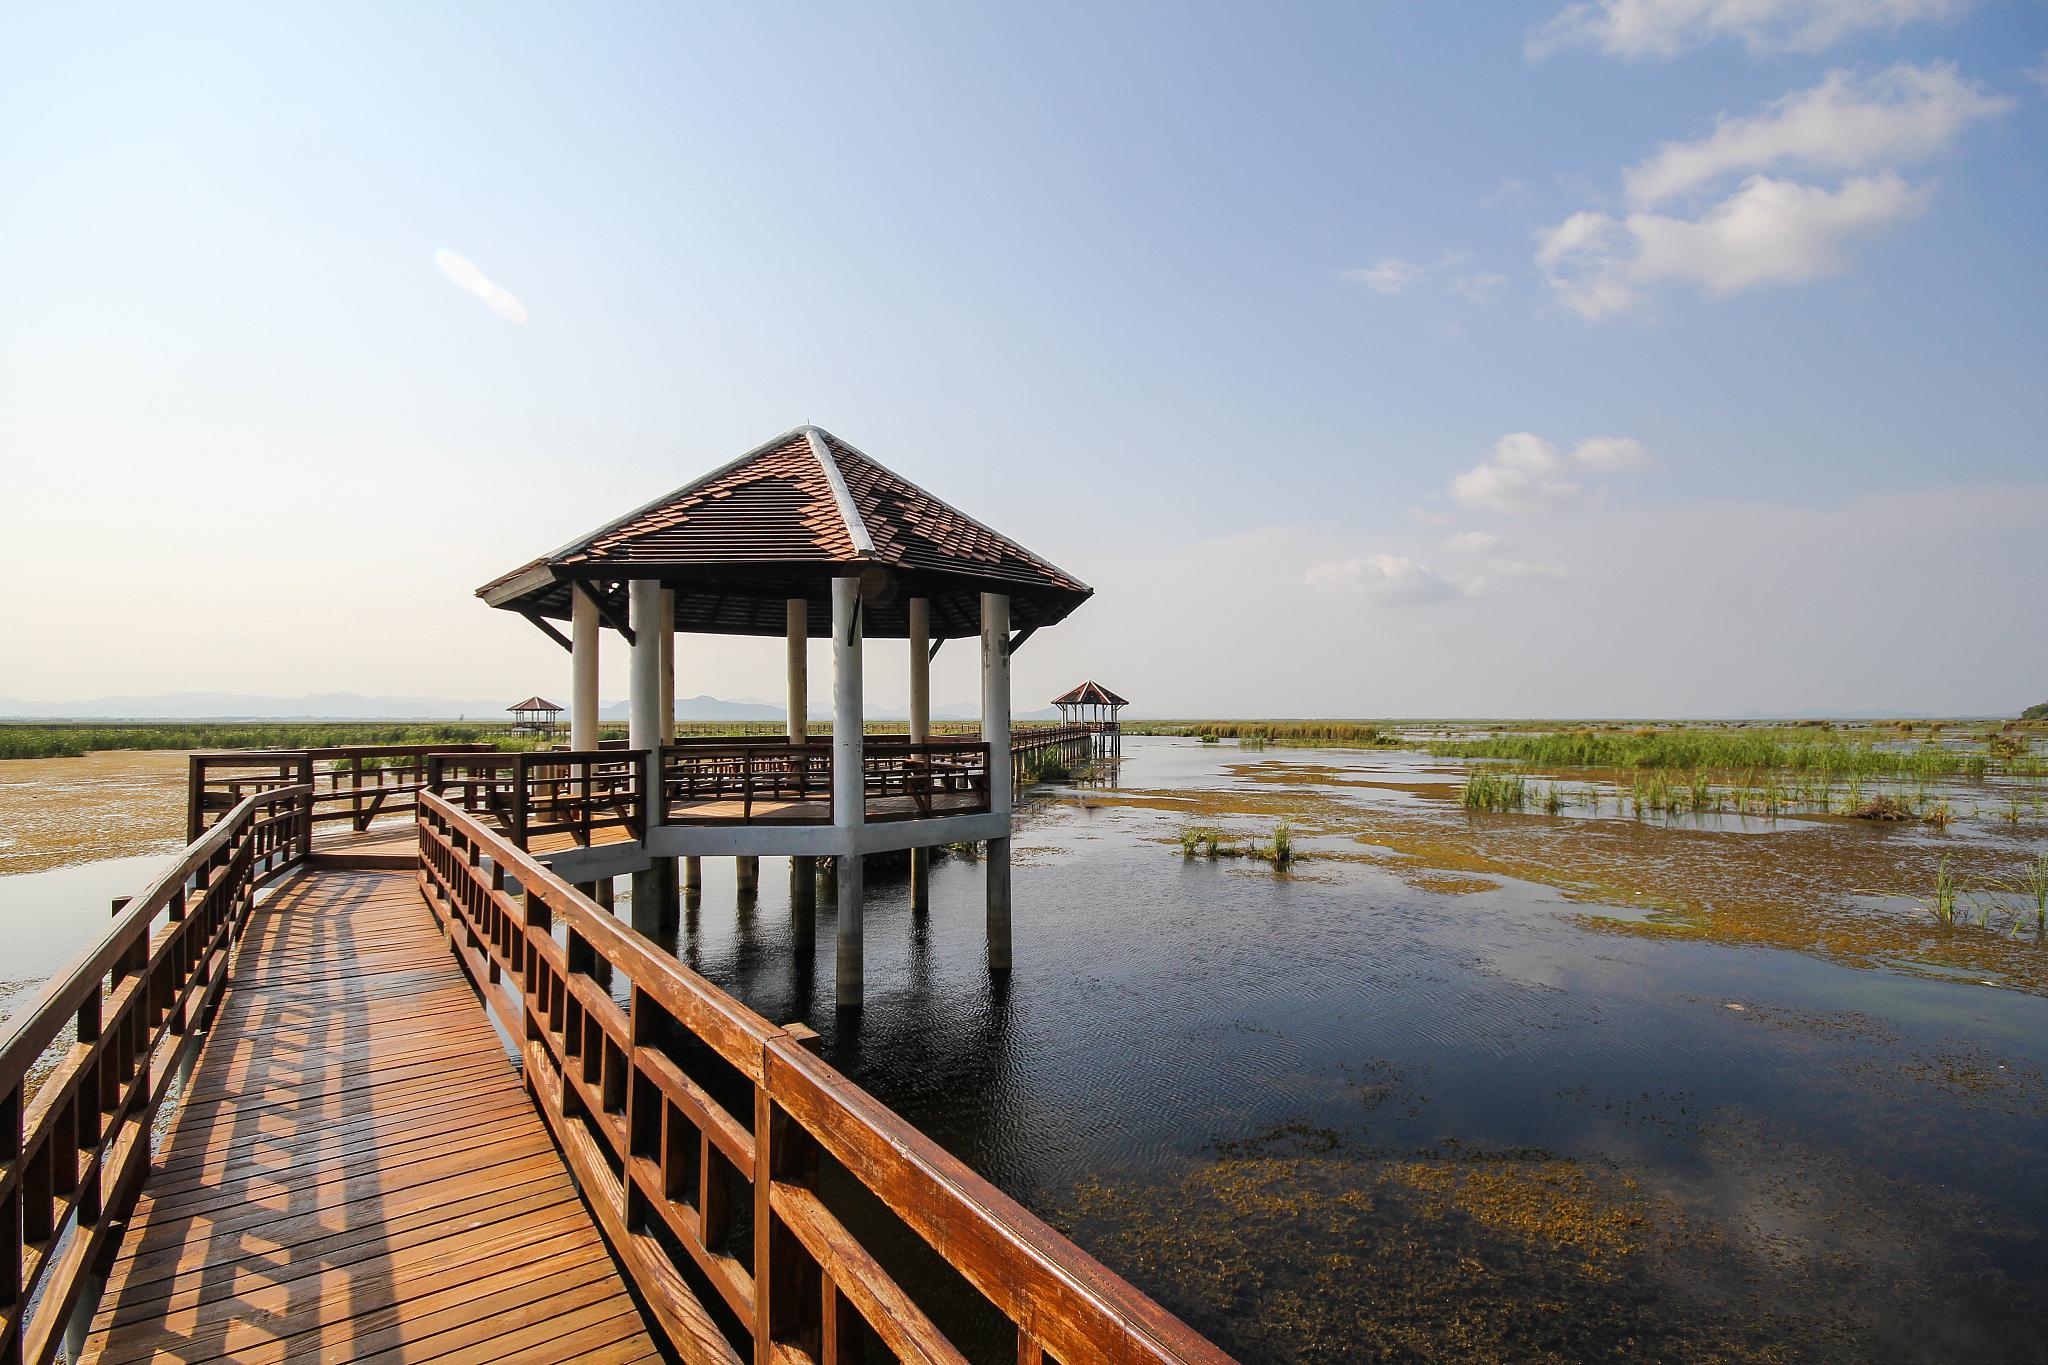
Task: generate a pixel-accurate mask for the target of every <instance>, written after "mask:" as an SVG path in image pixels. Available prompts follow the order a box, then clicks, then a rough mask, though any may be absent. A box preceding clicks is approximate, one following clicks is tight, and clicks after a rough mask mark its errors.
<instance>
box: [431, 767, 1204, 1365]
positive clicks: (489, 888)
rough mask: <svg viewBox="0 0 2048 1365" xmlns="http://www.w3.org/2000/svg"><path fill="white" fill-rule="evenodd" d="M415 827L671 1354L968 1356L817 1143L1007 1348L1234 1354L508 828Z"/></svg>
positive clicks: (551, 1118) (444, 908)
mask: <svg viewBox="0 0 2048 1365" xmlns="http://www.w3.org/2000/svg"><path fill="white" fill-rule="evenodd" d="M419 833H420V873H419V879H420V886H421V889H422V891H423V892H424V894H425V896H426V899H427V901H428V903H429V904H430V905H432V906H433V909H434V913H435V914H436V915H437V916H439V917H440V918H441V920H442V922H443V923H444V925H445V926H446V927H447V930H448V932H449V935H450V938H451V940H452V942H453V945H454V947H455V949H456V951H457V954H458V956H459V957H460V959H461V961H462V962H463V964H464V966H465V968H466V969H467V970H468V972H469V973H470V976H471V977H472V979H473V980H474V981H475V983H476V985H477V988H478V989H479V990H480V991H481V992H482V994H483V997H484V1001H485V1003H486V1005H487V1007H488V1008H489V1009H490V1010H491V1011H492V1013H493V1014H494V1015H495V1016H496V1017H497V1019H498V1021H499V1022H500V1024H501V1025H502V1026H503V1027H504V1029H505V1031H506V1033H507V1034H508V1035H509V1036H510V1037H512V1038H514V1039H517V1040H519V1041H518V1047H519V1055H520V1061H521V1066H522V1069H523V1071H524V1073H525V1077H526V1080H527V1082H528V1083H529V1085H530V1087H531V1089H532V1092H533V1094H534V1097H535V1099H536V1102H537V1103H538V1104H539V1106H540V1109H541V1112H542V1114H543V1116H544V1117H545V1118H546V1120H547V1122H548V1124H549V1126H550V1127H551V1128H552V1129H553V1130H554V1133H555V1136H556V1139H557V1140H558V1141H559V1142H560V1144H561V1147H562V1151H563V1153H564V1155H565V1156H566V1157H567V1159H568V1162H569V1165H570V1167H571V1168H572V1170H573V1171H574V1172H575V1174H576V1177H577V1179H578V1181H579V1183H580V1184H581V1185H582V1187H583V1190H584V1192H585V1193H586V1195H587V1196H588V1198H589V1200H590V1203H591V1206H592V1208H593V1209H595V1210H596V1212H597V1216H598V1219H599V1221H600V1222H601V1223H602V1224H603V1225H604V1228H605V1231H606V1232H607V1234H608V1235H609V1237H610V1239H611V1242H612V1245H613V1247H614V1248H615V1249H616V1250H617V1252H618V1253H619V1257H620V1260H621V1262H622V1264H623V1266H624V1268H625V1270H626V1273H627V1274H628V1276H629V1277H630V1278H631V1279H632V1280H633V1283H634V1285H635V1287H636V1288H637V1289H638V1290H639V1292H640V1294H641V1295H642V1297H643V1298H644V1299H645V1301H646V1303H647V1304H648V1306H649V1307H650V1308H651V1309H652V1311H653V1312H654V1314H655V1316H656V1317H657V1318H658V1319H659V1320H660V1322H661V1324H662V1326H663V1327H664V1328H665V1329H666V1330H667V1332H668V1333H669V1335H670V1337H671V1338H672V1340H673V1341H674V1343H675V1345H676V1346H677V1348H678V1349H679V1351H680V1352H681V1354H682V1355H683V1357H684V1358H685V1359H687V1360H692V1361H698V1360H704V1361H719V1362H726V1363H727V1365H738V1363H739V1362H741V1361H746V1360H751V1361H755V1362H783V1363H784V1365H802V1363H803V1362H821V1363H829V1365H844V1363H845V1362H850V1361H853V1360H856V1359H858V1358H859V1352H860V1350H861V1346H862V1339H863V1338H864V1337H867V1336H869V1335H872V1336H873V1337H875V1338H878V1339H879V1340H880V1342H881V1344H882V1345H883V1346H884V1347H886V1348H887V1349H888V1350H889V1351H890V1352H892V1353H893V1354H894V1355H895V1356H896V1357H897V1358H898V1359H902V1360H910V1361H927V1362H937V1361H949V1362H957V1361H964V1360H965V1358H966V1357H965V1356H964V1355H963V1354H962V1353H961V1351H960V1350H959V1349H958V1348H957V1347H956V1345H955V1344H954V1343H953V1342H952V1341H950V1340H949V1339H948V1338H947V1337H946V1336H945V1334H944V1333H943V1332H942V1331H941V1330H940V1328H939V1326H938V1325H937V1324H936V1323H935V1322H934V1321H933V1319H932V1317H931V1316H930V1314H929V1313H928V1312H927V1311H926V1309H925V1307H923V1306H922V1305H921V1304H920V1303H919V1302H918V1298H917V1295H916V1294H914V1293H913V1292H912V1291H911V1289H909V1288H907V1287H906V1286H905V1284H904V1283H902V1282H901V1281H900V1280H899V1279H898V1278H897V1277H895V1276H894V1275H892V1274H891V1273H890V1272H889V1271H888V1270H887V1269H885V1268H884V1267H883V1264H882V1262H881V1260H880V1259H879V1258H878V1249H877V1247H876V1246H873V1245H870V1244H869V1243H868V1242H866V1241H863V1240H862V1238H861V1237H860V1236H859V1235H858V1234H857V1233H856V1232H855V1231H854V1230H853V1228H852V1227H850V1226H849V1224H848V1222H847V1221H845V1220H844V1219H843V1218H842V1216H841V1213H840V1211H839V1210H838V1209H837V1208H835V1207H834V1206H833V1204H832V1203H829V1202H828V1200H827V1197H826V1193H825V1191H824V1190H823V1188H822V1185H821V1175H822V1173H823V1171H824V1170H825V1168H826V1167H827V1164H828V1163H829V1164H830V1166H831V1167H832V1168H834V1169H836V1170H839V1171H843V1172H844V1174H845V1175H846V1176H847V1177H849V1178H850V1179H851V1180H853V1181H854V1182H856V1183H857V1184H858V1185H859V1186H860V1187H861V1188H862V1189H864V1190H865V1191H866V1192H867V1194H868V1195H869V1196H871V1197H872V1198H873V1199H874V1200H876V1201H879V1203H880V1204H881V1206H882V1207H883V1208H885V1209H887V1210H888V1212H889V1214H891V1215H893V1217H894V1219H895V1220H899V1221H900V1223H901V1224H902V1226H903V1228H905V1229H907V1230H908V1232H909V1233H910V1234H911V1235H912V1236H913V1237H914V1238H915V1239H917V1240H918V1241H919V1242H921V1243H922V1244H923V1245H924V1247H926V1248H927V1249H928V1250H929V1251H930V1252H932V1253H934V1254H936V1256H937V1257H938V1258H940V1259H941V1260H943V1262H944V1263H945V1264H946V1265H948V1266H950V1267H951V1268H952V1269H953V1270H954V1271H956V1272H958V1275H959V1276H960V1277H961V1278H962V1279H964V1280H965V1282H966V1283H967V1284H968V1285H969V1286H971V1288H972V1289H973V1291H974V1292H975V1293H976V1294H977V1295H978V1296H980V1298H981V1299H982V1300H984V1301H985V1303H986V1304H987V1305H988V1306H990V1307H992V1308H993V1310H994V1312H995V1313H997V1314H999V1315H1000V1316H1001V1317H1002V1318H1004V1319H1006V1320H1007V1321H1008V1323H1009V1324H1011V1325H1012V1327H1013V1328H1014V1331H1015V1336H1016V1348H1015V1350H1016V1359H1017V1360H1018V1361H1019V1362H1021V1365H1043V1362H1046V1361H1052V1362H1055V1363H1056V1365H1083V1362H1091V1361H1100V1362H1119V1363H1120V1365H1136V1363H1137V1362H1172V1361H1181V1362H1207V1363H1211V1365H1214V1363H1216V1362H1224V1361H1227V1359H1228V1357H1226V1356H1224V1355H1223V1353H1222V1352H1220V1351H1218V1350H1217V1349H1216V1348H1215V1347H1214V1346H1212V1345H1211V1344H1210V1343H1208V1342H1207V1341H1204V1340H1203V1339H1202V1338H1201V1337H1199V1336H1197V1335H1196V1334H1195V1333H1194V1332H1193V1331H1192V1330H1190V1329H1189V1328H1188V1327H1186V1326H1185V1325H1184V1324H1182V1323H1181V1322H1180V1321H1179V1320H1178V1319H1176V1318H1174V1317H1173V1316H1172V1315H1170V1314H1168V1313H1167V1312H1166V1311H1165V1310H1164V1309H1162V1308H1160V1307H1159V1306H1158V1305H1157V1304H1155V1303H1153V1302H1152V1301H1151V1300H1149V1299H1147V1298H1146V1297H1145V1296H1144V1295H1142V1294H1140V1293H1139V1292H1138V1291H1137V1290H1135V1289H1133V1288H1132V1287H1131V1286H1130V1285H1129V1284H1127V1283H1125V1282H1124V1281H1123V1280H1121V1279H1118V1278H1117V1277H1116V1276H1115V1275H1113V1274H1111V1273H1110V1272H1109V1271H1108V1270H1107V1269H1105V1268H1104V1267H1103V1266H1101V1265H1100V1264H1098V1263H1097V1262H1096V1261H1095V1260H1093V1259H1092V1258H1091V1257H1089V1256H1088V1255H1087V1254H1086V1253H1085V1252H1083V1251H1081V1250H1080V1249H1079V1248H1078V1247H1076V1246H1074V1245H1073V1244H1072V1243H1070V1242H1068V1241H1067V1240H1066V1239H1065V1238H1063V1237H1061V1236H1060V1235H1059V1234H1058V1233H1056V1232H1054V1231H1053V1230H1052V1229H1051V1228H1049V1227H1047V1226H1046V1225H1045V1224H1044V1223H1042V1222H1040V1221H1039V1220H1038V1219H1037V1218H1036V1217H1034V1216H1033V1215H1032V1214H1031V1213H1029V1212H1028V1211H1026V1210H1025V1209H1024V1208H1023V1207H1022V1206H1020V1205H1019V1204H1017V1203H1016V1202H1015V1201H1014V1200H1012V1199H1010V1198H1009V1197H1008V1196H1006V1195H1004V1194H1003V1193H1002V1192H1001V1191H999V1190H997V1189H995V1188H994V1187H993V1186H991V1185H990V1184H989V1183H988V1182H987V1181H985V1180H983V1179H981V1178H980V1177H979V1176H977V1175H975V1174H974V1173H973V1172H972V1171H970V1170H968V1169H967V1168H966V1167H965V1166H964V1165H962V1164H961V1163H960V1162H959V1161H958V1160H956V1159H954V1158H953V1157H952V1156H950V1155H948V1154H947V1153H946V1152H945V1151H944V1150H942V1149H941V1148H939V1147H938V1146H937V1145H936V1144H934V1143H933V1142H932V1141H931V1140H930V1139H929V1138H927V1137H925V1136H924V1135H923V1134H921V1133H919V1132H918V1131H917V1130H915V1129H914V1128H912V1127H911V1126H910V1125H909V1124H907V1123H905V1122H904V1121H903V1120H902V1119H901V1118H899V1117H897V1116H896V1115H895V1114H894V1113H892V1112H890V1111H889V1109H887V1108H886V1107H885V1106H883V1105H882V1104H881V1103H879V1102H878V1101H876V1100H875V1099H874V1098H873V1097H871V1096H869V1095H868V1094H866V1093H865V1092H863V1091H862V1090H860V1089H859V1088H858V1087H857V1086H855V1085H854V1084H853V1083H852V1082H851V1081H849V1080H847V1079H846V1077H844V1076H842V1075H840V1074H839V1073H838V1072H837V1071H835V1070H833V1069H832V1068H831V1067H830V1066H828V1065H826V1064H825V1063H824V1062H823V1061H821V1060H820V1059H819V1058H817V1057H816V1056H814V1055H812V1053H811V1052H810V1051H808V1050H807V1048H806V1046H805V1039H804V1037H803V1036H802V1035H800V1034H799V1033H797V1032H794V1031H792V1030H791V1029H787V1028H778V1027H776V1026H775V1025H773V1024H770V1023H769V1022H768V1021H767V1020H765V1019H763V1018H761V1017H760V1016H759V1015H756V1014H754V1013H753V1012H751V1011H750V1010H748V1009H747V1008H745V1007H744V1006H743V1005H741V1004H740V1003H739V1002H738V1001H736V1000H734V999H732V998H731V997H730V996H727V995H726V994H724V993H723V992H722V991H719V990H718V989H717V988H715V987H714V986H712V985H711V984H710V983H709V982H707V981H705V980H704V979H703V978H702V977H700V976H698V975H697V974H696V973H694V972H692V971H690V970H689V969H688V968H687V967H685V966H683V965H682V964H681V963H680V962H678V961H676V960H675V958H674V957H672V956H670V955H669V954H667V953H665V952H663V951H662V950H661V948H659V947H658V946H657V945H655V944H654V943H652V942H650V941H649V940H647V939H646V938H644V937H642V936H641V935H640V934H638V933H636V932H635V931H633V930H632V929H631V928H629V927H627V926H626V925H624V924H622V923H620V922H619V921H618V920H617V919H615V918H613V917H612V916H611V915H610V914H608V913H606V912H605V911H604V910H602V909H600V908H599V907H598V906H597V905H596V904H595V903H593V902H592V901H590V900H588V899H586V898H585V897H583V896H582V895H581V894H579V893H578V892H577V891H576V890H575V889H574V888H573V887H571V886H569V885H568V884H567V883H566V882H563V881H561V880H560V879H558V878H557V877H555V876H554V875H553V874H551V873H550V872H548V870H547V869H546V868H544V867H542V866H541V865H540V864H539V863H537V862H535V861H534V860H533V859H532V858H530V857H528V856H527V855H525V854H524V853H522V852H520V851H519V850H518V849H517V848H515V847H514V846H513V845H512V844H511V843H510V842H509V841H507V840H505V839H503V838H500V837H499V836H498V835H497V834H495V833H493V832H492V831H491V830H489V829H488V828H486V827H485V826H483V825H482V824H480V823H478V822H477V821H476V820H474V819H472V818H471V817H470V816H468V815H466V814H465V813H463V812H462V811H460V810H458V809H457V808H456V807H454V806H453V805H451V804H450V803H448V802H446V801H443V800H441V799H439V798H437V797H433V796H424V797H422V798H421V800H420V816H419ZM557 935H559V936H560V938H559V941H558V939H557ZM614 985H617V986H620V987H623V988H624V989H625V991H626V994H627V1003H626V1004H624V1005H621V1004H620V1003H618V1001H616V1000H615V999H614V998H613V996H612V990H611V988H612V987H613V986H614ZM742 1210H744V1211H745V1212H742ZM855 1221H856V1222H859V1221H861V1220H859V1219H856V1220H855Z"/></svg>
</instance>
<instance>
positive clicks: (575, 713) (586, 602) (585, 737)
mask: <svg viewBox="0 0 2048 1365" xmlns="http://www.w3.org/2000/svg"><path fill="white" fill-rule="evenodd" d="M569 594H570V597H569V600H570V608H569V643H570V646H571V650H572V652H571V655H570V658H571V660H572V663H571V673H572V675H573V676H572V678H571V682H570V687H571V691H570V696H569V747H570V748H571V749H579V750H583V749H595V748H596V747H597V642H598V638H599V636H598V631H599V626H600V624H601V623H600V622H599V620H598V617H597V599H596V598H595V597H592V596H591V595H590V592H589V590H588V589H586V588H584V587H583V586H582V585H581V584H575V585H572V586H571V587H570V589H569Z"/></svg>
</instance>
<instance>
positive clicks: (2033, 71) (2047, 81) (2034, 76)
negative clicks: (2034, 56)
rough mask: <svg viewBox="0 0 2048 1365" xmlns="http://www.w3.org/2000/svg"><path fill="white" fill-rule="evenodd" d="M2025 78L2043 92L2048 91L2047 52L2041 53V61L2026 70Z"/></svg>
mask: <svg viewBox="0 0 2048 1365" xmlns="http://www.w3.org/2000/svg"><path fill="white" fill-rule="evenodd" d="M2025 74H2026V77H2027V79H2028V80H2030V81H2032V82H2033V83H2034V84H2036V85H2038V86H2040V87H2041V88H2042V89H2043V90H2048V50H2044V51H2043V52H2042V53H2041V60H2040V61H2038V62H2035V63H2034V64H2033V65H2032V66H2030V67H2028V68H2027V69H2026V73H2025Z"/></svg>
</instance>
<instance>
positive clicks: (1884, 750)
mask: <svg viewBox="0 0 2048 1365" xmlns="http://www.w3.org/2000/svg"><path fill="white" fill-rule="evenodd" d="M1424 747H1426V748H1427V749H1428V750H1429V752H1430V753H1432V754H1435V755H1438V756H1439V757H1444V758H1499V759H1510V760H1514V761H1517V762H1522V763H1535V764H1543V765H1546V766H1550V767H1568V768H1620V769H1637V770H1648V771H1657V770H1667V769H1681V770H1685V771H1689V772H1701V771H1708V772H1760V771H1769V770H1777V771H1787V770H1789V771H1795V772H1812V773H1816V774H1825V775H1829V776H1832V777H1837V778H1839V777H1846V776H1848V775H1850V774H1858V775H1862V776H1906V775H1911V776H1918V777H1923V778H1927V777H1963V778H1969V779H1972V780H1976V779H1981V778H1982V777H1983V776H1984V774H1985V773H1986V771H1988V769H1989V765H1990V762H1991V759H1990V757H1989V756H1988V755H1986V754H1984V753H1978V752H1972V751H1967V750H1961V749H1955V748H1951V747H1948V746H1945V745H1941V744H1935V743H1931V742H1930V743H1925V744H1913V745H1906V746H1895V747H1886V746H1884V745H1881V744H1879V743H1877V742H1875V741H1874V740H1862V739H1846V738H1843V737H1842V736H1841V735H1840V734H1839V733H1838V732H1833V731H1828V730H1824V729H1823V730H1818V731H1806V730H1716V729H1705V728H1674V729H1655V728H1649V727H1638V728H1636V729H1634V730H1627V731H1604V730H1592V729H1583V728H1582V729H1576V730H1554V731H1535V732H1515V733H1509V734H1491V735H1481V736H1474V737H1470V738H1463V739H1451V740H1436V741H1432V742H1430V743H1429V744H1427V745H1426V746H1424Z"/></svg>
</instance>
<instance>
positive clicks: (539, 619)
mask: <svg viewBox="0 0 2048 1365" xmlns="http://www.w3.org/2000/svg"><path fill="white" fill-rule="evenodd" d="M519 614H520V615H521V616H524V617H525V618H526V619H527V620H529V621H531V622H533V624H534V625H536V626H538V627H539V628H540V630H541V633H542V634H544V635H546V636H547V637H548V638H549V639H550V640H553V641H554V642H555V643H556V644H558V645H560V646H561V647H562V648H563V649H566V650H568V651H569V652H570V653H571V654H574V653H575V652H576V646H575V645H574V644H573V643H572V642H571V641H570V639H569V637H568V636H566V635H564V634H562V632H561V631H559V630H557V629H555V623H554V622H553V621H550V620H548V618H547V617H545V616H542V615H541V614H540V613H539V612H537V611H522V612H520V613H519Z"/></svg>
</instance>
